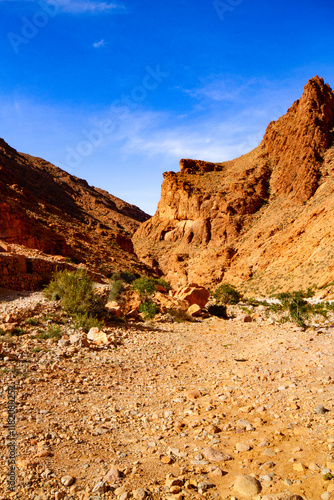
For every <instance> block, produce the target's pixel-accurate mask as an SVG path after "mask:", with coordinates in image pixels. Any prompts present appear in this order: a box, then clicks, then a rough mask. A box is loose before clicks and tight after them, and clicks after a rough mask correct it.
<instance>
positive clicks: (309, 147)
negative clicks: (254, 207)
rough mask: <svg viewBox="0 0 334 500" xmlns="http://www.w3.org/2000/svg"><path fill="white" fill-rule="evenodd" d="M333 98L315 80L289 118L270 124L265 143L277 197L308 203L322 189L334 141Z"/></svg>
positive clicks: (322, 84)
mask: <svg viewBox="0 0 334 500" xmlns="http://www.w3.org/2000/svg"><path fill="white" fill-rule="evenodd" d="M333 127H334V94H333V91H332V89H331V88H330V87H329V85H325V84H324V81H323V80H322V78H319V77H315V78H313V79H312V80H310V81H309V82H308V84H307V85H306V86H305V89H304V93H303V95H302V97H301V99H300V100H299V101H296V102H295V103H294V104H293V105H292V106H291V108H290V109H289V110H288V112H287V114H286V115H284V116H282V117H281V118H280V119H279V120H277V121H276V122H271V123H270V124H269V126H268V128H267V131H266V134H265V136H264V138H263V141H262V144H261V145H262V147H263V150H264V151H265V152H266V154H267V155H268V157H269V158H270V159H271V162H272V165H271V166H272V169H273V175H272V178H271V187H272V190H273V192H274V193H277V194H285V195H289V196H290V197H291V199H293V200H294V201H297V202H304V201H307V200H308V199H309V198H310V197H311V196H312V195H313V194H314V193H315V191H316V189H317V188H318V186H319V178H320V170H321V165H322V163H323V154H324V152H325V151H326V149H327V148H328V147H329V146H330V144H331V141H332V133H331V131H332V129H333Z"/></svg>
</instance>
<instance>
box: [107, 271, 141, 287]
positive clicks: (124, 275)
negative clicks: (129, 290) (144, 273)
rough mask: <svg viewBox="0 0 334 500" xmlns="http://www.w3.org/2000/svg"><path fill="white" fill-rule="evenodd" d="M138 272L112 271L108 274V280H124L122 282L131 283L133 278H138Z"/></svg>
mask: <svg viewBox="0 0 334 500" xmlns="http://www.w3.org/2000/svg"><path fill="white" fill-rule="evenodd" d="M139 277H140V276H139V274H137V273H136V274H133V273H130V272H129V271H124V272H121V273H114V274H112V275H111V276H110V281H119V280H121V281H124V283H128V284H130V283H132V282H133V281H134V280H135V279H137V278H139Z"/></svg>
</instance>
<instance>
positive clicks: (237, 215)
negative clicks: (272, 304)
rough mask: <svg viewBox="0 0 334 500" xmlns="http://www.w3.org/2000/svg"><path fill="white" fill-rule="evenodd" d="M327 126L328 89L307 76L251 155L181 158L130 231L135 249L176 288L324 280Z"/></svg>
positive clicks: (330, 111) (332, 198)
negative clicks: (154, 203)
mask: <svg viewBox="0 0 334 500" xmlns="http://www.w3.org/2000/svg"><path fill="white" fill-rule="evenodd" d="M333 128H334V93H333V91H332V90H331V88H330V87H329V86H328V85H325V84H324V82H323V80H322V79H321V78H318V77H315V78H313V79H312V80H310V81H309V82H308V84H307V85H306V86H305V89H304V93H303V96H302V97H301V99H300V100H299V101H296V102H295V103H294V104H293V106H292V107H291V108H290V109H289V110H288V112H287V114H286V115H285V116H283V117H281V118H280V119H279V120H277V121H276V122H272V123H270V124H269V126H268V128H267V131H266V133H265V136H264V139H263V141H262V143H261V144H260V145H259V146H258V147H257V148H256V149H254V150H253V151H251V152H250V153H248V154H246V155H244V156H242V157H240V158H238V159H236V160H233V161H229V162H223V163H218V164H214V163H208V162H205V161H198V160H189V159H187V160H181V162H180V172H179V173H174V172H167V173H166V174H164V182H163V184H162V191H161V199H160V202H159V205H158V209H157V212H156V214H155V215H154V217H153V218H152V219H150V220H149V221H147V222H146V223H144V224H143V225H142V226H141V227H140V228H139V230H138V231H137V232H136V233H135V235H134V245H135V251H136V253H137V254H138V255H139V257H140V258H141V259H142V260H143V261H144V262H146V263H148V264H150V265H159V266H160V268H161V270H162V272H163V273H165V274H166V275H167V278H169V279H170V280H171V281H172V282H173V283H174V284H177V283H182V284H186V283H188V282H194V281H195V282H198V283H200V284H203V285H209V284H211V285H214V284H217V283H219V282H220V281H230V282H232V283H235V284H237V285H239V286H240V285H243V286H244V287H245V288H247V287H248V286H249V287H251V288H252V290H254V291H255V292H257V291H266V292H268V291H271V292H272V291H275V290H276V289H277V290H281V289H292V288H296V287H297V288H298V287H305V286H310V285H311V284H319V282H321V281H323V282H325V281H326V280H328V281H330V279H333V278H334V268H333V263H330V262H329V261H330V260H331V257H330V255H333V254H334V253H333V251H334V231H333V230H334V219H333V209H334V194H333V192H334V174H333V168H334V164H333V157H334V149H333V147H332V144H333ZM332 219H333V221H332ZM331 229H333V230H332V231H331ZM325 233H326V234H325ZM331 234H333V237H332V236H331ZM331 266H332V267H331Z"/></svg>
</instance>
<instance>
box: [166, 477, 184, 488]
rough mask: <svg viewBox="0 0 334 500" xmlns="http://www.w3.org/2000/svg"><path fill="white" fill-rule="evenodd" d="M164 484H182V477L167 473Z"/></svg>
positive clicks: (169, 485) (170, 485) (169, 486)
mask: <svg viewBox="0 0 334 500" xmlns="http://www.w3.org/2000/svg"><path fill="white" fill-rule="evenodd" d="M165 484H166V486H168V488H171V487H172V486H182V485H183V479H179V478H178V477H173V476H172V475H171V474H168V476H167V477H166V482H165Z"/></svg>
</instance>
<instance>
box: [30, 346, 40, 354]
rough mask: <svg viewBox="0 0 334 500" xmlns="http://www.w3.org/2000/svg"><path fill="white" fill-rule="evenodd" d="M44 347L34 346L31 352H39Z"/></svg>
mask: <svg viewBox="0 0 334 500" xmlns="http://www.w3.org/2000/svg"><path fill="white" fill-rule="evenodd" d="M41 350H42V348H41V347H33V348H32V349H31V352H34V353H38V352H41Z"/></svg>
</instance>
